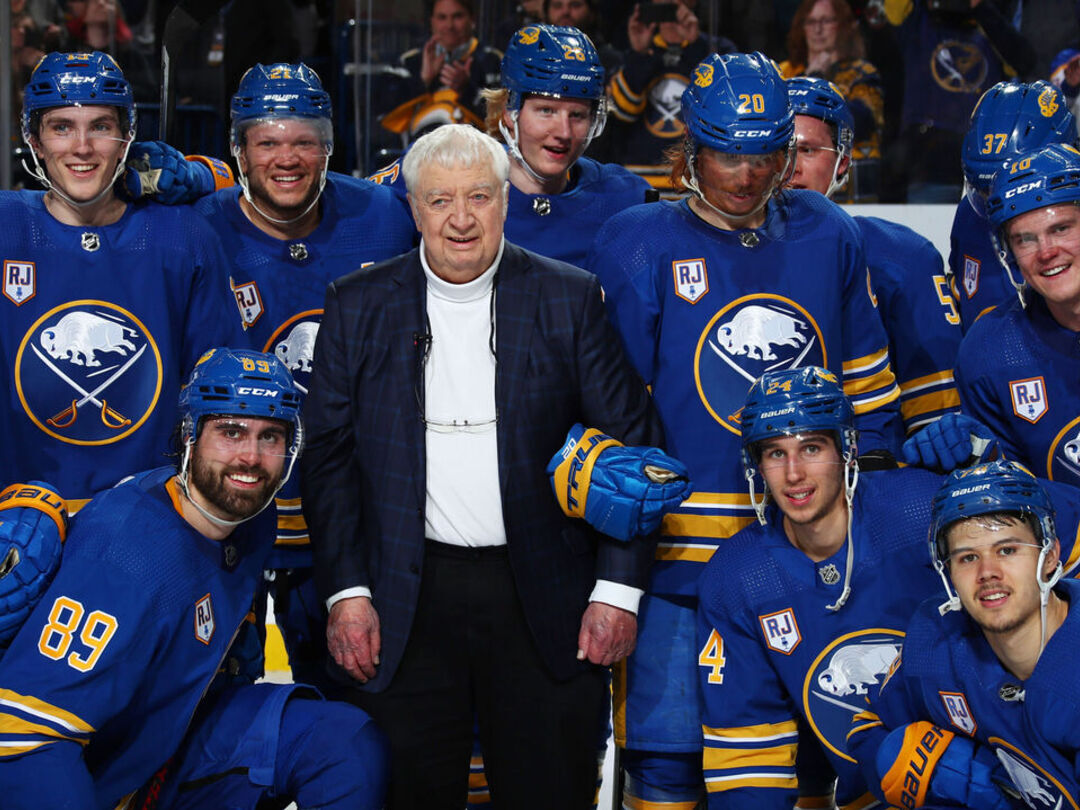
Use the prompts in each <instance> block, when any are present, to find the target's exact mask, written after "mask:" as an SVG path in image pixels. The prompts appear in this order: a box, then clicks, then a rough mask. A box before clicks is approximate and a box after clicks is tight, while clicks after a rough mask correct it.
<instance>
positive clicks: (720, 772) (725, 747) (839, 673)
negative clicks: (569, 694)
mask: <svg viewBox="0 0 1080 810" xmlns="http://www.w3.org/2000/svg"><path fill="white" fill-rule="evenodd" d="M941 480H942V479H941V477H940V476H937V475H934V474H932V473H929V472H926V471H925V470H916V469H911V468H908V469H904V470H889V471H883V472H872V473H864V474H863V475H861V476H860V477H859V482H858V486H857V488H856V491H855V501H854V518H853V525H852V538H853V543H854V553H855V563H854V566H853V571H852V581H851V595H850V597H849V598H848V601H847V603H846V604H845V605H844V606H843V607H842V608H840V609H839V610H837V611H830V610H828V609H826V605H830V604H833V603H834V602H835V601H836V600H837V598H838V597H839V596H840V592H841V589H842V588H843V579H844V577H843V572H844V568H845V563H846V555H847V546H846V544H845V546H844V547H843V548H841V549H840V551H838V552H837V553H836V554H834V555H833V556H832V557H830V558H828V559H826V560H822V561H821V562H818V563H815V562H814V561H813V560H811V559H810V558H809V557H807V556H806V554H805V553H803V552H802V551H801V550H800V549H798V548H796V547H795V546H794V545H793V544H792V543H791V542H790V541H789V540H788V539H787V537H786V536H785V534H784V529H783V514H782V513H781V512H780V511H779V509H777V508H776V507H775V506H770V507H769V508H768V511H767V519H768V525H766V526H760V525H757V524H756V523H755V524H754V525H752V526H750V527H748V528H746V529H744V530H743V531H741V532H739V533H738V534H737V535H735V537H733V538H731V539H730V540H727V541H726V542H724V543H722V544H721V545H720V547H719V549H717V552H716V553H715V554H714V555H713V558H712V560H711V561H710V562H709V564H708V565H707V566H706V567H705V570H704V572H703V573H702V575H701V579H700V581H699V583H698V586H699V594H698V599H699V602H698V626H697V640H698V648H699V651H700V652H699V658H698V665H699V681H698V682H699V684H700V687H701V693H702V696H703V705H704V715H703V717H702V730H703V734H704V738H705V754H704V765H705V782H706V786H707V789H708V799H709V808H710V810H716V809H717V808H740V809H741V808H746V807H754V808H755V810H771V809H772V808H776V810H781V808H782V810H790V808H791V807H792V806H793V805H794V803H795V799H796V798H797V796H798V789H797V788H798V783H797V779H796V775H795V754H796V750H797V741H798V736H799V732H798V730H797V729H798V726H799V725H803V724H804V727H805V728H808V729H809V730H810V731H811V732H812V733H813V734H814V736H815V737H816V738H817V740H818V741H819V742H820V745H821V748H822V751H823V752H824V753H825V755H826V757H827V758H828V760H829V763H830V764H831V765H832V767H833V769H834V770H835V771H836V773H837V775H838V776H839V782H838V786H837V792H836V799H837V804H838V805H840V806H841V807H844V806H845V805H847V804H849V803H851V802H856V801H857V800H859V799H860V798H861V797H863V796H864V794H865V793H866V790H867V788H866V784H865V782H864V780H863V778H862V774H861V773H860V771H859V769H858V767H857V765H856V764H855V760H854V759H853V757H852V756H851V755H850V754H849V753H848V751H847V746H846V744H845V740H844V738H845V736H846V735H847V731H848V728H849V727H850V724H851V717H852V715H853V714H855V713H856V712H858V711H860V710H861V709H862V708H864V706H865V704H864V696H865V695H866V694H867V692H868V690H869V689H871V688H873V687H876V686H877V684H878V683H880V679H881V677H882V676H883V675H884V673H885V672H886V670H887V669H888V667H889V664H890V663H891V662H892V660H893V658H895V657H896V653H897V652H898V650H899V648H900V644H901V640H902V638H903V630H904V628H905V627H906V626H907V623H908V621H909V620H910V618H911V615H912V613H913V612H914V611H915V609H916V607H917V606H918V605H919V602H920V601H922V600H923V599H925V598H926V597H927V596H928V595H929V594H931V593H933V592H934V591H935V590H940V589H941V580H940V579H938V577H937V574H936V573H935V572H934V570H933V568H932V566H931V564H930V554H929V551H928V549H927V545H926V532H927V529H928V527H929V525H930V504H931V500H932V498H933V495H934V493H935V492H936V491H937V489H938V487H939V486H940V484H941ZM855 806H856V807H865V806H869V805H865V804H862V803H859V804H856V805H855Z"/></svg>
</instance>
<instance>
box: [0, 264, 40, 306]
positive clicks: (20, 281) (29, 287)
mask: <svg viewBox="0 0 1080 810" xmlns="http://www.w3.org/2000/svg"><path fill="white" fill-rule="evenodd" d="M35 292H37V269H36V267H35V266H34V263H33V262H12V261H5V262H4V296H5V297H6V298H7V299H8V300H9V301H11V302H12V303H13V304H15V306H21V305H22V304H24V303H25V302H27V301H29V300H30V299H31V298H33V297H34V293H35Z"/></svg>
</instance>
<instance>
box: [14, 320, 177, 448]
mask: <svg viewBox="0 0 1080 810" xmlns="http://www.w3.org/2000/svg"><path fill="white" fill-rule="evenodd" d="M161 385H162V365H161V354H160V352H159V351H158V347H157V344H156V342H155V341H154V338H153V336H152V335H151V334H150V333H149V332H148V331H147V329H146V327H145V326H144V325H143V323H142V322H141V321H140V320H139V319H138V318H136V317H135V316H134V315H133V314H132V313H130V312H128V311H127V310H126V309H123V308H122V307H118V306H116V305H114V304H110V303H108V302H106V301H93V300H82V301H69V302H68V303H66V304H61V305H60V306H58V307H54V308H53V309H51V310H49V311H48V312H46V313H45V314H44V315H42V316H41V317H40V318H38V319H37V321H35V322H34V324H33V325H32V326H31V327H30V328H29V329H28V330H27V332H26V334H25V335H24V336H23V339H22V342H21V343H20V345H19V350H18V352H17V353H16V355H15V386H16V389H17V391H18V394H19V401H20V402H21V403H22V406H23V408H24V409H25V411H26V414H27V416H29V417H30V420H31V421H32V422H33V423H34V424H35V425H37V426H38V427H39V428H41V430H43V431H44V432H45V433H47V434H49V435H50V436H52V437H53V438H55V439H59V440H60V441H62V442H67V443H68V444H78V445H101V444H111V443H113V442H116V441H119V440H120V439H123V438H124V437H126V436H128V435H130V434H131V433H133V432H135V431H136V430H138V429H139V427H141V426H142V424H143V422H145V421H146V419H147V417H149V416H150V413H151V412H152V411H153V410H154V406H155V405H156V404H157V400H158V396H159V395H160V394H161Z"/></svg>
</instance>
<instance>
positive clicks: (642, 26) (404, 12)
mask: <svg viewBox="0 0 1080 810" xmlns="http://www.w3.org/2000/svg"><path fill="white" fill-rule="evenodd" d="M176 5H177V3H176V2H175V0H11V20H12V35H11V47H12V73H13V76H12V81H13V85H14V93H15V95H14V100H15V103H14V104H13V109H14V110H18V109H19V108H20V106H21V97H20V94H21V91H22V87H23V86H24V84H25V82H26V80H27V78H28V76H29V73H30V70H31V69H32V68H33V66H34V65H35V64H36V62H37V60H38V59H40V58H41V56H42V55H43V54H44V53H46V52H48V51H50V50H79V49H92V50H101V51H107V52H109V53H112V54H113V55H114V56H115V57H116V58H117V60H118V61H119V63H120V64H121V66H122V68H123V69H124V71H125V74H126V75H127V76H128V77H129V79H130V80H131V81H132V84H133V86H134V88H135V92H136V98H137V100H138V101H139V106H140V111H141V114H142V116H143V118H144V119H145V120H144V121H143V125H144V126H145V127H149V126H150V125H151V124H153V123H154V121H155V120H156V107H155V105H156V104H157V102H158V101H159V98H160V86H161V75H160V43H161V39H162V34H163V31H164V27H165V22H166V20H167V19H168V15H169V13H170V12H171V11H172V10H173V8H174V7H175V6H176ZM187 5H189V6H191V7H192V8H200V7H201V10H202V13H201V14H198V15H197V16H199V17H200V19H199V22H200V27H199V29H198V31H197V33H195V34H194V35H192V36H190V37H188V38H187V39H186V41H185V42H183V43H182V47H181V48H180V49H179V51H178V52H177V53H174V54H171V57H172V59H173V62H174V64H175V65H176V75H175V79H174V81H175V85H174V92H175V95H176V98H177V101H178V103H179V105H180V110H181V112H180V115H181V116H184V115H187V116H192V115H196V114H199V115H201V116H202V121H203V123H204V126H203V128H202V129H201V130H198V131H196V132H195V134H187V135H181V136H180V139H181V141H183V140H184V139H185V138H187V139H188V141H189V142H187V143H184V142H181V143H180V144H178V145H180V146H182V147H185V148H188V149H190V150H192V151H196V150H202V151H214V149H215V147H217V146H218V145H219V144H220V143H222V141H221V140H220V134H217V133H215V137H214V139H212V140H210V141H209V142H208V141H207V135H206V132H207V130H208V129H209V130H213V129H215V128H216V129H217V130H218V132H219V133H223V131H224V120H225V115H224V113H225V104H226V99H227V98H228V93H229V89H230V88H234V87H235V86H236V84H237V82H238V81H239V78H240V75H241V74H242V72H243V70H244V69H245V68H246V67H247V66H250V65H251V64H254V63H255V62H263V63H269V62H274V61H298V60H302V61H304V62H305V63H307V64H309V65H311V66H312V67H314V68H315V69H316V70H317V71H318V72H319V73H320V75H322V77H323V80H324V84H325V85H326V87H327V89H328V91H329V92H330V94H331V97H332V98H333V100H334V105H335V110H336V111H337V114H338V122H339V124H341V125H343V126H342V129H343V134H344V133H346V132H347V133H348V134H349V138H348V144H349V146H348V148H345V149H340V150H338V153H337V154H336V155H335V158H334V162H335V164H336V165H335V168H337V169H339V170H342V171H349V172H355V173H358V174H369V173H370V172H372V171H374V170H376V169H378V168H379V167H380V166H381V165H383V164H385V163H389V162H390V161H391V160H392V159H394V158H395V157H397V156H398V155H399V154H400V153H401V152H402V151H403V150H404V149H405V148H407V146H408V144H409V142H410V141H412V140H414V139H415V138H416V137H418V136H419V135H420V134H422V133H423V132H425V131H427V130H429V129H431V128H432V127H434V126H437V125H439V124H442V123H446V122H451V121H452V122H459V123H471V124H474V125H476V126H482V122H483V120H484V116H485V109H484V101H483V97H482V91H483V90H484V89H485V88H493V87H497V86H499V83H500V61H501V58H502V51H503V50H504V49H505V47H506V43H507V41H508V40H509V37H510V36H511V34H512V33H513V32H514V31H516V30H517V29H518V28H520V27H521V26H523V25H528V24H530V23H532V22H547V23H552V24H556V25H573V26H575V27H577V28H580V29H581V30H583V31H585V32H586V33H587V34H588V35H589V36H590V37H591V38H592V40H593V42H594V44H595V45H596V48H597V50H598V51H599V53H600V55H601V59H602V61H603V64H604V67H605V69H606V71H607V82H608V84H607V89H608V100H609V109H610V116H609V123H608V127H607V130H606V132H605V133H604V136H603V137H602V138H600V139H598V140H597V142H595V143H594V144H593V145H592V146H591V147H590V152H589V154H590V156H592V157H595V158H597V159H600V160H603V161H609V162H615V163H619V164H621V165H624V166H627V167H628V168H630V169H631V170H632V171H634V172H635V173H637V174H640V175H642V176H643V177H645V178H646V179H647V180H648V181H649V182H650V183H651V184H653V185H654V186H655V187H657V188H659V189H660V190H661V191H662V192H663V191H666V190H668V184H669V180H668V174H669V173H668V171H667V169H666V163H667V161H666V158H665V151H666V150H667V149H668V148H669V147H670V146H672V145H674V144H677V143H678V142H679V139H680V138H681V137H682V135H683V132H684V127H683V123H682V121H681V120H680V118H679V112H678V109H679V98H680V96H681V94H682V91H683V89H685V87H686V86H687V84H688V83H689V81H690V71H691V70H692V69H693V66H694V65H696V64H697V63H698V62H700V61H701V59H702V58H703V57H704V56H705V55H707V54H708V53H710V52H717V53H721V54H722V53H729V52H732V51H746V52H750V51H755V50H759V51H762V52H763V53H765V54H766V55H767V56H769V57H771V58H772V59H773V60H774V61H775V62H776V63H777V64H778V66H779V69H780V71H781V72H782V74H783V75H784V76H785V78H790V77H792V76H799V75H806V76H817V77H822V78H825V79H828V80H830V81H832V82H833V83H834V84H836V85H837V87H838V88H839V89H840V90H841V92H842V93H843V94H844V95H845V97H846V99H847V101H848V103H849V104H850V106H851V109H852V112H853V114H854V116H855V147H854V152H853V159H854V163H853V168H852V182H850V183H849V184H848V188H847V190H846V192H845V200H844V201H849V202H850V201H855V202H874V201H881V202H952V201H954V200H955V199H957V197H958V196H959V194H960V191H961V188H962V184H963V177H962V175H961V170H960V159H959V155H960V142H961V139H962V136H963V133H964V132H965V130H966V129H967V122H968V119H969V117H970V115H971V112H972V110H973V109H974V107H975V104H976V103H977V101H978V99H979V98H980V96H981V95H982V93H983V92H985V91H986V90H987V89H988V88H990V87H991V86H992V85H993V84H995V83H996V82H998V81H1001V80H1006V79H1009V78H1011V77H1017V78H1020V79H1022V80H1025V81H1031V80H1034V79H1040V78H1042V79H1050V80H1051V81H1053V82H1054V84H1056V85H1057V86H1058V87H1060V88H1061V89H1062V90H1064V91H1065V94H1066V97H1067V98H1069V99H1070V100H1071V101H1073V102H1075V99H1076V97H1077V93H1078V91H1080V3H1078V2H1076V0H1040V2H1023V0H801V2H797V0H774V1H773V2H750V1H749V0H711V2H704V0H659V1H658V2H652V3H631V2H627V0H525V1H524V2H521V3H519V4H517V5H512V4H511V3H510V2H508V1H504V2H501V3H499V2H496V3H489V4H484V5H483V6H481V7H478V6H477V5H476V4H475V3H474V0H422V3H421V0H416V2H414V3H412V4H408V3H400V4H399V3H395V4H393V5H391V4H388V3H375V4H374V9H373V11H372V12H371V19H367V14H368V12H367V7H368V6H367V4H355V3H347V2H344V1H343V0H342V1H341V2H338V3H336V4H335V3H332V2H330V0H231V2H226V3H220V4H219V3H213V2H202V3H199V2H192V1H191V0H188V3H187ZM217 6H220V8H217ZM358 9H360V15H361V16H360V19H359V24H358V21H357V19H356V15H357V10H358ZM356 34H359V36H355V35H356ZM369 34H370V36H368V35H369ZM354 84H355V85H356V87H355V88H354ZM354 90H358V92H354ZM357 104H359V105H360V106H359V107H358V108H357V107H355V105H357ZM356 109H359V114H358V115H354V111H355V110H356ZM192 111H195V112H192ZM207 121H209V122H210V123H209V125H208V126H206V125H205V122H207ZM15 131H16V132H17V131H18V129H17V127H16V130H15ZM140 134H141V135H142V136H146V135H148V134H150V133H149V130H147V129H144V130H142V131H141V132H140ZM192 139H195V140H196V142H190V141H191V140H192Z"/></svg>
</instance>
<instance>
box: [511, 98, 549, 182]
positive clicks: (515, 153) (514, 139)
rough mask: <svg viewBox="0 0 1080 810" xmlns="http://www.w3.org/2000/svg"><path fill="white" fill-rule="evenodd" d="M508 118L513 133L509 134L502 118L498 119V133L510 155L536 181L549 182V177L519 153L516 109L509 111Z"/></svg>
mask: <svg viewBox="0 0 1080 810" xmlns="http://www.w3.org/2000/svg"><path fill="white" fill-rule="evenodd" d="M510 119H511V120H512V121H513V122H514V134H513V135H511V134H510V131H509V130H508V129H507V128H506V124H504V123H503V121H502V119H501V118H500V119H499V133H500V134H501V135H502V136H503V140H504V141H506V148H507V150H508V151H509V152H510V155H511V157H513V158H514V160H516V161H517V162H518V164H520V166H521V168H523V169H524V170H525V173H526V174H528V175H529V177H531V178H532V179H533V180H535V181H536V182H537V183H540V184H543V183H549V182H551V178H550V177H544V175H542V174H540V173H539V172H537V171H536V169H534V168H533V167H532V166H530V165H529V161H527V160H525V156H524V155H523V154H521V147H520V146H519V145H518V114H517V111H514V112H511V113H510Z"/></svg>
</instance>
